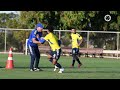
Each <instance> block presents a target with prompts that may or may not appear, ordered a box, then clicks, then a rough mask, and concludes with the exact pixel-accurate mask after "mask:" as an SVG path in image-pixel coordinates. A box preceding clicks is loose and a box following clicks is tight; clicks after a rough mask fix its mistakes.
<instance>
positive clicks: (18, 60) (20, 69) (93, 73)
mask: <svg viewBox="0 0 120 90" xmlns="http://www.w3.org/2000/svg"><path fill="white" fill-rule="evenodd" d="M7 59H8V55H7V54H6V55H4V54H0V67H1V68H0V79H120V59H105V58H80V60H81V62H82V63H83V65H82V66H81V68H80V69H78V68H77V62H76V63H75V68H70V65H71V62H72V57H67V56H66V57H61V58H60V60H59V63H61V65H62V66H63V67H64V69H65V71H64V73H62V74H59V73H58V71H56V72H54V71H53V69H54V66H53V65H52V64H51V63H50V62H49V61H48V60H47V57H41V59H40V64H39V65H40V66H41V68H42V69H43V71H40V72H30V71H29V63H30V57H29V55H27V56H25V55H13V60H14V66H15V67H14V69H10V70H9V69H5V66H6V61H7Z"/></svg>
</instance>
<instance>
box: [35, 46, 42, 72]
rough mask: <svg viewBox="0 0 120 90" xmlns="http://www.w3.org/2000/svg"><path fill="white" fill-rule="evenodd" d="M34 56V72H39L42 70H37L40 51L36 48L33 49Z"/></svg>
mask: <svg viewBox="0 0 120 90" xmlns="http://www.w3.org/2000/svg"><path fill="white" fill-rule="evenodd" d="M35 55H36V61H35V68H34V69H35V71H41V70H42V69H40V68H39V61H40V51H39V49H38V48H35Z"/></svg>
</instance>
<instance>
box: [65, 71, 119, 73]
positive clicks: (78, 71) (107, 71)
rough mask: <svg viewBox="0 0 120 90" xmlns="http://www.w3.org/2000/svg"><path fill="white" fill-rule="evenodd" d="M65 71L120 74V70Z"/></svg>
mask: <svg viewBox="0 0 120 90" xmlns="http://www.w3.org/2000/svg"><path fill="white" fill-rule="evenodd" d="M64 73H80V74H83V73H93V74H95V73H117V74H120V71H64Z"/></svg>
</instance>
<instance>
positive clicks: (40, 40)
mask: <svg viewBox="0 0 120 90" xmlns="http://www.w3.org/2000/svg"><path fill="white" fill-rule="evenodd" d="M38 40H39V42H40V43H41V44H44V43H45V41H46V40H45V39H44V38H43V37H41V38H39V39H38Z"/></svg>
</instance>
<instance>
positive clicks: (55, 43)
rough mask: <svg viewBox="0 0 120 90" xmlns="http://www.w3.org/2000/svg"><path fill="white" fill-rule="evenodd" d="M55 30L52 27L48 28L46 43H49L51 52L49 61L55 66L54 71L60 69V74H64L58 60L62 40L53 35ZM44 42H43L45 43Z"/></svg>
mask: <svg viewBox="0 0 120 90" xmlns="http://www.w3.org/2000/svg"><path fill="white" fill-rule="evenodd" d="M53 30H54V28H53V27H52V26H48V27H47V33H48V34H47V35H46V36H45V37H44V40H45V41H48V43H49V45H50V47H51V50H50V52H48V53H47V54H48V59H49V61H50V62H52V64H53V65H55V69H54V71H56V69H57V68H59V69H60V71H59V72H58V73H62V72H63V71H64V68H62V66H61V65H60V64H59V63H58V60H59V58H60V55H61V47H60V40H59V39H58V38H57V37H56V35H55V34H54V33H53ZM44 40H43V42H44Z"/></svg>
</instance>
